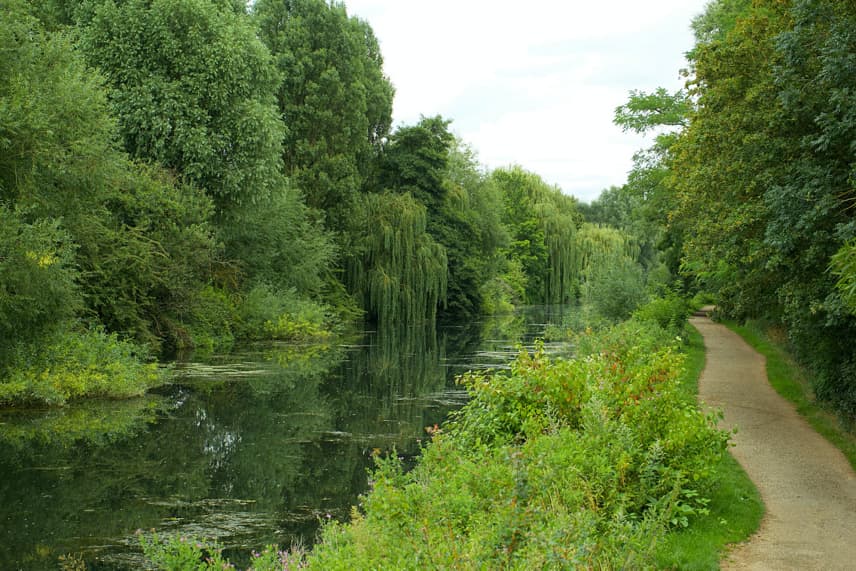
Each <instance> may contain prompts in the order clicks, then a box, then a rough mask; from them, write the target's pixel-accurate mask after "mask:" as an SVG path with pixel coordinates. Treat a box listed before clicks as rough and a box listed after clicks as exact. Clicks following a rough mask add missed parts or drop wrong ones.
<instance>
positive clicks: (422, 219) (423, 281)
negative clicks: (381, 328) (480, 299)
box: [348, 193, 448, 325]
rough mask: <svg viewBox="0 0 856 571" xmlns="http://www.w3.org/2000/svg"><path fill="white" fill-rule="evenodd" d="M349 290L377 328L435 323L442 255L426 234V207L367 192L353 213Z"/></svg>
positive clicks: (443, 277) (442, 285)
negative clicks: (429, 320)
mask: <svg viewBox="0 0 856 571" xmlns="http://www.w3.org/2000/svg"><path fill="white" fill-rule="evenodd" d="M354 222H355V223H356V228H357V236H356V244H355V246H356V251H355V254H354V255H353V256H352V257H351V259H350V260H349V264H348V277H349V282H350V285H351V290H352V291H353V292H354V293H356V294H357V295H358V296H360V297H361V298H362V299H363V303H364V307H365V308H366V309H367V310H368V312H369V314H370V315H371V316H372V317H374V318H375V319H376V320H377V321H378V323H379V324H381V325H392V324H396V323H399V324H400V323H412V322H415V321H420V320H424V319H434V318H435V317H436V315H437V305H438V304H439V303H440V302H442V301H445V298H446V285H447V280H448V271H447V259H446V251H445V249H444V248H443V247H442V246H441V245H440V244H437V243H436V242H435V241H434V240H433V239H432V238H431V236H429V235H428V234H427V233H426V224H427V219H426V212H425V207H424V206H423V205H422V204H420V203H419V202H418V201H416V200H415V199H414V198H412V197H411V196H410V194H407V193H405V194H393V193H384V194H366V195H364V196H362V197H361V199H360V202H359V205H358V208H357V210H356V213H355V219H354Z"/></svg>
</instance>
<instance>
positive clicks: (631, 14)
mask: <svg viewBox="0 0 856 571" xmlns="http://www.w3.org/2000/svg"><path fill="white" fill-rule="evenodd" d="M705 3H706V0H649V1H648V2H639V1H638V0H635V1H634V0H601V1H600V2H585V3H582V2H573V1H564V2H560V1H555V0H530V1H529V2H526V3H523V2H519V1H518V2H508V1H502V0H494V1H487V0H454V1H453V0H434V1H432V2H424V1H411V0H350V1H346V5H347V7H348V11H349V13H350V14H352V15H356V16H359V17H361V18H363V19H365V20H366V21H368V22H369V24H370V25H371V26H372V28H373V29H374V31H375V34H376V35H377V37H378V39H379V40H380V43H381V49H382V52H383V55H384V60H385V65H384V69H385V71H386V74H387V75H388V76H389V77H390V79H391V80H392V82H393V84H394V85H395V87H396V99H395V108H394V119H395V121H396V123H398V124H401V123H413V122H415V121H417V120H418V119H419V116H420V115H427V116H430V115H435V114H441V115H443V116H444V117H446V118H448V119H452V120H453V124H452V128H453V130H455V131H456V132H458V133H459V134H460V135H461V136H462V137H463V139H464V140H465V141H467V142H469V143H471V144H472V146H473V147H474V148H475V149H476V151H477V152H478V153H479V156H480V158H481V160H482V162H484V163H485V164H486V165H487V166H489V167H498V166H503V165H508V164H519V165H521V166H523V167H524V168H526V169H528V170H531V171H534V172H536V173H538V174H540V175H541V176H542V177H543V178H544V179H545V180H547V181H548V182H550V183H553V184H557V185H559V186H560V187H561V188H562V189H563V190H564V191H565V192H568V193H570V194H574V195H576V196H578V197H579V198H581V199H583V200H585V201H589V200H591V199H593V198H595V197H596V196H597V194H598V193H599V192H600V191H601V190H602V189H603V188H606V187H608V186H610V185H613V184H622V183H623V182H624V181H625V179H626V174H627V171H628V170H629V169H630V167H631V158H632V155H633V152H634V151H635V150H637V149H639V148H640V147H642V146H644V145H646V144H647V143H645V142H644V140H643V139H641V138H640V137H637V136H634V135H628V134H624V133H621V131H620V130H619V129H618V128H617V127H615V126H614V125H613V124H612V115H613V111H614V109H615V107H616V106H618V105H620V104H622V103H623V102H624V101H625V100H626V98H627V92H628V91H629V90H630V89H649V90H650V89H653V88H654V87H657V86H659V85H662V86H664V87H667V88H670V89H677V88H679V87H681V85H682V81H681V80H680V78H679V76H678V70H679V69H680V68H681V67H682V66H683V65H684V59H683V53H684V52H685V51H687V50H689V49H690V48H691V47H692V35H691V33H690V31H689V24H690V21H691V18H692V17H693V16H694V15H696V14H698V13H700V12H701V11H702V9H703V8H704V5H705Z"/></svg>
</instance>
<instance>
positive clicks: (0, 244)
mask: <svg viewBox="0 0 856 571" xmlns="http://www.w3.org/2000/svg"><path fill="white" fill-rule="evenodd" d="M73 260H74V247H73V245H72V244H71V243H70V239H69V237H68V235H67V234H66V233H65V232H64V231H63V230H62V229H61V228H60V225H59V222H58V221H55V220H49V219H43V220H39V221H36V222H34V223H32V224H28V223H27V222H25V221H24V220H23V218H22V216H21V215H20V214H19V213H18V212H15V211H13V210H10V209H8V208H6V207H5V206H3V205H2V203H0V362H2V361H3V360H5V359H4V358H7V354H8V352H9V351H11V350H12V348H13V347H14V346H15V345H17V344H19V343H22V342H32V343H35V342H38V341H39V340H40V339H41V338H42V337H44V336H45V335H49V334H51V333H52V332H53V331H54V330H56V329H57V328H58V327H60V326H62V325H63V324H64V323H65V322H66V321H67V320H69V319H70V318H71V317H72V316H73V315H74V312H75V310H76V309H78V308H79V307H80V306H81V305H82V304H81V296H80V291H79V289H78V287H77V285H76V283H75V280H76V278H77V271H76V270H75V268H74V263H73Z"/></svg>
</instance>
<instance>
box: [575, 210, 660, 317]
mask: <svg viewBox="0 0 856 571" xmlns="http://www.w3.org/2000/svg"><path fill="white" fill-rule="evenodd" d="M576 248H577V249H578V251H579V259H580V262H579V263H580V273H581V274H582V277H583V283H582V302H583V304H584V305H585V306H587V307H588V308H590V309H591V310H592V311H593V312H594V314H595V315H596V316H598V317H601V318H603V319H605V320H607V321H609V322H612V323H617V322H619V321H621V320H623V319H626V318H628V317H629V316H630V314H631V313H632V312H633V310H634V309H636V307H638V306H639V305H640V304H641V303H642V302H644V301H645V298H646V290H645V272H644V270H643V268H642V266H641V265H640V264H639V263H637V262H636V261H635V258H636V256H635V254H636V252H637V251H638V250H637V247H636V245H635V243H634V241H633V240H632V239H631V238H630V237H629V236H628V235H627V234H625V233H624V232H621V231H620V230H617V229H615V228H609V227H604V226H594V225H591V224H587V225H585V226H583V227H582V229H581V230H580V231H579V233H578V234H577V243H576Z"/></svg>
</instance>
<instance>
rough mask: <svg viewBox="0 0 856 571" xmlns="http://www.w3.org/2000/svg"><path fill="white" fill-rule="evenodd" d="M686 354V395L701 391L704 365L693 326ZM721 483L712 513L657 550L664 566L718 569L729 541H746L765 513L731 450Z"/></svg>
mask: <svg viewBox="0 0 856 571" xmlns="http://www.w3.org/2000/svg"><path fill="white" fill-rule="evenodd" d="M688 337H689V339H688V344H687V346H686V349H685V352H686V355H687V358H686V363H685V370H684V374H683V376H682V377H681V384H682V386H683V387H684V389H685V390H686V392H687V395H688V396H692V398H695V395H697V394H698V380H699V377H700V376H701V372H702V370H703V369H704V363H705V350H704V341H703V340H702V337H701V334H700V333H699V332H698V330H696V329H695V328H694V327H690V328H689V336H688ZM718 478H719V486H718V487H717V489H716V492H715V493H714V494H713V496H712V497H711V498H710V504H709V505H708V509H709V510H710V513H708V514H707V515H703V516H699V517H697V518H696V519H694V520H693V521H691V522H690V526H689V527H688V528H686V529H683V530H679V531H675V532H673V533H670V534H669V535H668V536H667V537H666V539H665V540H664V541H663V542H662V543H661V544H660V546H659V548H658V550H657V566H658V567H660V568H661V569H681V570H688V571H695V570H717V569H719V561H720V559H722V554H723V552H724V551H725V550H726V548H727V546H728V545H729V544H732V543H737V542H740V541H744V540H746V539H748V538H749V536H750V535H752V533H754V532H755V531H756V530H757V529H758V526H759V525H760V523H761V518H762V516H763V515H764V506H763V504H762V503H761V498H760V496H759V495H758V491H757V489H756V488H755V485H754V484H753V483H752V481H751V480H750V479H749V477H748V476H747V475H746V472H744V471H743V468H741V467H740V464H738V463H737V461H736V460H734V458H733V457H732V456H731V455H730V454H728V455H725V456H724V457H723V459H722V462H721V464H720V466H719V468H718Z"/></svg>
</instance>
